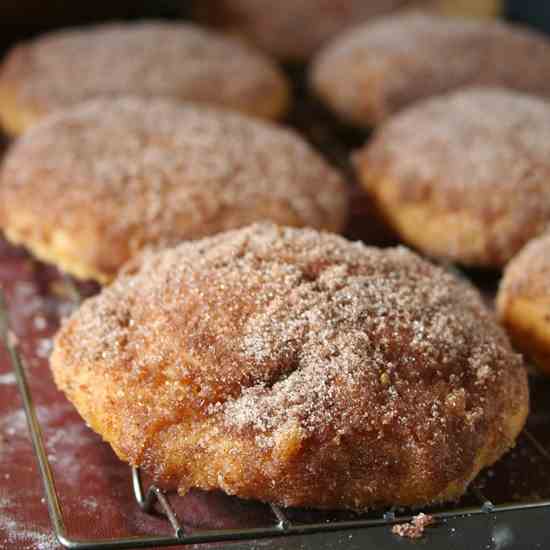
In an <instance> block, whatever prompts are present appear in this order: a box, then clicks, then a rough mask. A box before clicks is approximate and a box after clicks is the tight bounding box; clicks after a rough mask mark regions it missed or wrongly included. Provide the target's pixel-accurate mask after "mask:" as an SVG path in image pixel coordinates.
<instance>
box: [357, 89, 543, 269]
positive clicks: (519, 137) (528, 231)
mask: <svg viewBox="0 0 550 550" xmlns="http://www.w3.org/2000/svg"><path fill="white" fill-rule="evenodd" d="M356 166H357V171H358V174H359V176H360V178H361V180H362V183H363V185H364V186H365V187H366V189H367V191H368V192H369V194H370V196H371V197H372V198H373V199H374V200H375V201H376V203H377V205H378V206H379V208H380V209H381V210H382V212H383V214H385V216H386V218H387V219H388V221H389V222H390V223H391V224H392V225H393V227H394V228H395V229H396V230H397V231H398V232H399V233H400V235H401V237H402V238H403V239H404V240H405V241H407V242H408V243H410V244H413V245H414V246H416V247H417V248H419V249H420V250H422V251H423V252H425V253H427V254H430V255H433V256H436V257H440V258H445V259H449V260H452V261H456V262H460V263H463V264H467V265H474V266H482V267H496V268H498V267H502V266H503V265H505V264H506V262H507V261H508V260H509V259H510V258H512V257H513V256H514V255H515V254H516V253H517V252H518V251H519V250H520V249H521V248H522V247H523V246H524V245H525V243H526V242H528V241H529V240H530V239H531V238H533V237H536V236H537V235H539V234H541V233H542V232H543V231H544V230H545V229H546V227H548V225H549V222H550V105H549V104H548V102H546V101H544V100H542V99H540V98H536V97H533V96H529V95H526V94H522V93H519V92H514V91H511V90H504V89H498V88H468V89H465V90H461V91H457V92H455V93H453V94H449V95H445V96H440V97H436V98H432V99H429V100H425V101H423V102H421V103H419V104H417V105H416V106H413V107H410V108H409V109H406V110H405V111H403V112H402V113H399V114H397V115H395V116H394V117H392V118H391V119H390V120H389V121H388V122H387V123H386V124H385V125H383V126H382V127H381V128H380V129H379V131H378V132H377V133H376V134H375V137H374V139H373V140H372V141H371V142H370V143H369V144H367V145H366V146H365V148H364V149H363V150H362V151H361V152H359V154H358V155H357V157H356Z"/></svg>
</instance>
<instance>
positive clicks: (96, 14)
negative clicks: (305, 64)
mask: <svg viewBox="0 0 550 550" xmlns="http://www.w3.org/2000/svg"><path fill="white" fill-rule="evenodd" d="M365 1H368V0H365ZM274 3H275V4H276V0H274ZM506 4H507V5H506V7H505V13H504V15H505V17H507V18H508V19H510V20H513V21H518V22H522V23H525V24H528V25H531V26H534V27H537V28H539V29H542V30H545V31H546V32H548V33H550V1H547V0H508V1H507V2H506ZM188 9H189V8H188V2H186V1H185V0H156V1H153V0H149V1H146V0H134V1H128V0H111V1H105V0H96V1H95V2H75V1H72V2H69V1H66V0H46V1H45V0H17V1H13V0H0V51H1V50H3V49H5V48H6V47H7V46H9V45H10V44H12V43H13V42H14V41H16V40H20V39H22V38H25V37H28V36H32V35H35V34H38V33H40V32H42V31H45V30H47V29H51V28H55V27H61V26H67V25H76V24H84V23H92V22H95V21H102V20H105V19H136V18H142V17H167V18H174V17H185V16H186V15H187V13H188Z"/></svg>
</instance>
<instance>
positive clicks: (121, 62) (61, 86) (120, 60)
mask: <svg viewBox="0 0 550 550" xmlns="http://www.w3.org/2000/svg"><path fill="white" fill-rule="evenodd" d="M129 94H130V95H136V96H141V97H159V96H160V97H166V98H172V99H175V100H182V101H188V100H189V101H196V102H204V103H209V104H216V105H221V106H224V107H227V108H231V109H235V110H238V111H242V112H245V113H248V114H252V115H257V116H260V117H267V118H277V117H279V116H281V115H282V114H283V113H284V111H285V110H286V107H287V104H288V99H289V97H288V96H289V92H288V85H287V83H286V80H285V78H284V76H283V74H282V72H281V71H280V70H279V69H278V68H277V67H276V66H275V64H273V63H272V62H271V61H270V60H269V59H268V58H266V57H264V56H263V55H262V54H260V53H258V52H256V51H255V50H254V49H252V48H248V47H247V46H246V45H244V44H242V43H241V42H240V41H238V40H234V39H231V38H229V37H224V36H221V35H219V34H216V33H215V32H212V31H208V30H206V29H202V28H201V27H199V26H196V25H193V24H190V23H167V22H160V21H147V22H142V23H116V24H115V23H107V24H101V25H97V26H90V27H82V28H73V29H69V30H61V31H55V32H50V33H48V34H45V35H43V36H40V37H38V38H36V39H34V40H31V41H29V42H25V43H22V44H20V45H18V46H16V47H15V48H13V49H12V50H11V51H10V52H9V53H8V55H7V57H6V59H5V61H4V63H3V65H2V66H1V68H0V120H1V121H2V123H3V125H4V126H5V127H6V129H7V130H8V131H9V132H10V133H13V134H19V133H21V132H23V131H24V130H26V129H27V128H28V127H29V126H31V125H33V124H35V123H36V121H37V120H39V119H40V118H42V117H43V116H44V115H46V114H48V113H51V112H52V111H56V110H59V109H64V108H68V107H71V106H73V105H75V104H77V103H80V102H82V101H85V100H89V99H94V98H97V97H105V96H106V97H112V96H115V95H129Z"/></svg>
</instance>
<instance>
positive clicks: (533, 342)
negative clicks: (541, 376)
mask: <svg viewBox="0 0 550 550" xmlns="http://www.w3.org/2000/svg"><path fill="white" fill-rule="evenodd" d="M497 311H498V315H499V319H500V321H501V323H502V324H503V325H504V326H505V327H506V330H507V331H508V333H509V334H510V337H511V338H512V341H513V342H514V344H515V345H516V346H517V347H518V349H520V350H521V351H523V352H524V353H525V354H526V356H527V357H529V358H530V359H531V360H532V361H533V362H534V363H535V364H536V365H537V366H538V367H540V368H541V369H542V370H543V371H544V372H545V373H547V374H550V234H545V235H543V236H542V237H539V238H538V239H534V240H533V241H531V242H530V243H529V244H528V245H527V246H526V247H525V248H524V249H523V250H522V251H521V252H520V253H519V254H518V255H517V256H516V257H515V258H514V259H513V260H512V261H511V262H510V264H509V265H508V266H507V268H506V271H505V272H504V277H503V279H502V282H501V284H500V288H499V292H498V296H497Z"/></svg>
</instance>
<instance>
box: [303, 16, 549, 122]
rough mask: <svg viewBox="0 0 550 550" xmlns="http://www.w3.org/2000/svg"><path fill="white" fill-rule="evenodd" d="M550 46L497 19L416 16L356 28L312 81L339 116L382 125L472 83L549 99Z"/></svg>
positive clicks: (323, 58)
mask: <svg viewBox="0 0 550 550" xmlns="http://www.w3.org/2000/svg"><path fill="white" fill-rule="evenodd" d="M549 76H550V43H549V42H548V39H547V38H546V37H544V36H543V35H541V34H537V33H536V32H534V31H531V30H527V29H524V28H521V27H514V26H511V25H509V24H506V23H503V22H497V21H474V20H469V19H460V18H451V17H441V16H433V15H427V14H422V13H419V12H409V13H405V14H403V15H394V16H387V17H383V18H380V19H377V20H376V21H373V22H369V23H366V24H364V25H362V26H360V27H358V28H356V29H352V30H351V31H349V32H348V33H346V34H344V35H343V36H341V37H339V38H337V39H335V40H334V41H333V42H332V43H331V44H329V45H328V46H327V47H326V48H325V49H324V50H323V51H322V52H321V53H320V54H319V56H318V58H317V59H316V60H315V63H314V66H313V68H312V81H313V84H314V86H315V88H316V89H317V91H318V93H319V94H320V95H321V96H322V97H323V98H324V99H325V100H326V101H327V103H328V104H329V105H331V106H332V107H333V108H334V109H335V110H336V111H337V112H339V113H340V114H342V115H343V116H344V117H346V118H349V119H350V120H352V121H354V122H356V123H359V124H362V125H375V124H378V123H380V122H382V121H383V119H385V118H387V117H388V116H389V115H391V114H392V113H394V112H396V111H398V110H400V109H402V108H404V107H406V106H407V105H409V104H411V103H412V102H415V101H418V100H420V99H423V98H426V97H429V96H433V95H437V94H440V93H444V92H447V91H451V90H453V89H456V88H458V87H462V86H466V85H476V84H477V85H490V86H504V87H507V88H513V89H517V90H521V91H525V92H530V93H533V94H536V95H541V96H548V95H550V78H549Z"/></svg>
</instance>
